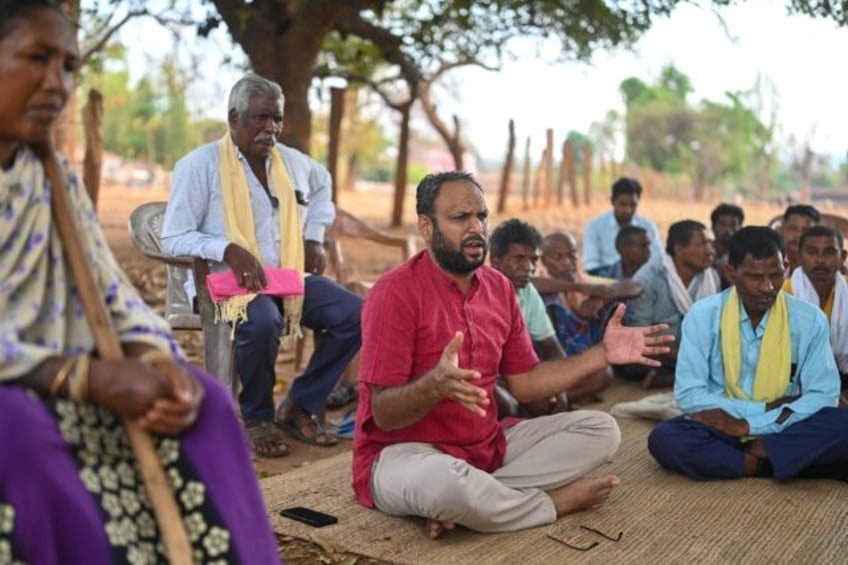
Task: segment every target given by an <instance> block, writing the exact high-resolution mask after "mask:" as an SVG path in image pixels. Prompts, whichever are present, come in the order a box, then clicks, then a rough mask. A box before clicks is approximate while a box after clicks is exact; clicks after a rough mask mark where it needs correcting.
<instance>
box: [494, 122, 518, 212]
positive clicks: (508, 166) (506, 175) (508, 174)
mask: <svg viewBox="0 0 848 565" xmlns="http://www.w3.org/2000/svg"><path fill="white" fill-rule="evenodd" d="M514 154H515V122H514V121H512V120H511V119H510V120H509V141H508V142H507V148H506V161H504V166H503V171H502V173H501V187H500V190H499V191H498V214H503V213H504V210H506V197H507V194H509V185H510V181H511V180H512V162H513V159H514Z"/></svg>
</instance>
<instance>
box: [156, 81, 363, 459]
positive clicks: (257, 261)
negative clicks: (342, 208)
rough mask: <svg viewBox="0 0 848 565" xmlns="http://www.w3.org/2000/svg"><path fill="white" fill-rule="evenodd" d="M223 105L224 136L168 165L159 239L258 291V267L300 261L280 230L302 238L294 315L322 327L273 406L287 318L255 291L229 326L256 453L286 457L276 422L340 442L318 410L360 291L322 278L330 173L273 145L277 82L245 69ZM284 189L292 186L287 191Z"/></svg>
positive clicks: (348, 340) (347, 341)
mask: <svg viewBox="0 0 848 565" xmlns="http://www.w3.org/2000/svg"><path fill="white" fill-rule="evenodd" d="M228 108H229V115H228V118H229V120H228V121H229V133H228V135H229V139H228V138H224V139H222V140H221V141H219V142H215V143H210V144H207V145H204V146H202V147H200V148H198V149H195V150H194V151H192V152H191V153H189V154H188V155H186V156H185V157H183V158H182V159H180V161H179V162H178V163H177V165H176V167H175V168H174V177H173V181H172V189H171V198H170V200H169V201H168V207H167V210H166V212H165V219H164V221H163V225H162V234H161V241H162V246H163V247H164V249H165V251H166V252H168V253H170V254H173V255H190V256H194V257H201V258H203V259H207V260H209V261H211V262H212V269H213V270H216V271H217V270H226V269H230V270H232V271H233V273H234V274H235V276H236V280H237V281H238V284H239V285H240V286H242V287H244V288H245V289H247V290H248V291H249V292H251V293H257V292H259V291H260V290H262V288H264V287H265V286H266V285H267V280H266V277H265V271H264V268H265V267H281V266H287V267H290V268H291V267H297V265H291V266H289V265H282V264H281V254H282V253H281V248H282V246H283V244H285V243H286V242H285V237H286V233H296V234H297V236H298V237H302V238H303V251H304V257H305V261H304V263H305V264H304V265H303V269H304V272H305V273H307V276H306V279H305V282H304V286H305V292H304V299H303V307H302V314H301V316H300V320H301V322H302V324H303V325H304V326H306V327H308V328H310V329H313V330H316V331H318V332H321V339H320V340H316V347H315V351H314V353H313V354H312V357H311V358H310V360H309V364H308V365H307V367H306V369H305V370H304V372H303V374H302V375H300V377H298V378H297V379H295V381H294V382H293V383H292V385H291V387H290V388H289V391H288V394H287V396H286V398H285V400H284V401H283V402H282V403H281V405H280V406H279V407H278V408H277V409H276V411H275V407H274V398H273V388H274V383H275V381H276V376H275V371H274V365H275V361H276V358H277V351H278V349H279V345H280V335H281V333H282V332H283V331H285V330H286V324H287V319H286V317H285V311H284V305H283V303H282V301H281V299H280V298H279V297H276V296H270V295H267V294H257V295H256V296H255V297H254V298H253V299H252V300H251V301H250V303H249V304H248V306H247V318H246V319H245V320H244V321H242V322H239V323H238V324H237V325H236V328H235V369H236V372H237V373H238V377H239V379H240V381H241V385H242V388H241V393H240V394H239V405H240V408H241V414H242V418H243V420H244V422H245V427H246V428H247V431H248V435H249V437H250V440H251V444H252V446H253V450H254V453H255V454H256V455H257V456H260V457H279V456H282V455H285V454H286V452H287V449H288V447H287V446H286V444H285V442H284V441H283V439H282V437H281V433H280V431H278V430H277V429H276V428H277V427H278V428H281V429H283V430H285V431H287V432H288V433H289V435H291V436H292V437H294V438H295V439H297V440H299V441H302V442H304V443H308V444H311V445H317V446H320V447H329V446H332V445H334V444H335V443H337V440H336V439H335V438H334V437H332V436H331V435H329V434H327V433H326V432H325V431H324V430H323V428H322V426H321V424H320V422H319V419H318V418H317V416H318V415H319V414H321V413H322V412H323V411H324V404H325V401H326V398H327V395H328V394H329V393H330V391H331V390H332V388H333V386H334V385H335V384H336V381H337V380H338V378H339V377H340V376H341V374H342V372H343V371H344V369H345V367H346V366H347V364H348V363H349V362H350V360H351V359H352V358H353V356H354V355H356V352H357V351H358V350H359V345H360V342H361V337H360V328H359V312H360V310H361V307H362V299H361V298H360V297H359V296H357V295H355V294H353V293H351V292H349V291H347V290H346V289H344V288H343V287H341V286H340V285H338V284H336V283H334V282H333V281H331V280H329V279H327V278H325V277H323V276H322V274H323V272H324V266H325V256H324V248H323V241H324V231H325V230H326V228H327V227H328V226H329V225H330V224H331V223H332V221H333V218H334V217H335V208H334V207H333V203H332V201H331V198H330V197H331V179H330V175H329V174H328V173H327V171H326V169H324V168H323V167H322V166H321V165H319V164H318V163H316V162H315V161H313V160H312V159H310V158H309V157H307V156H306V155H304V154H303V153H300V152H299V151H296V150H295V149H291V148H289V147H285V146H283V145H282V144H280V143H278V142H277V136H278V135H279V134H280V132H281V130H282V122H283V94H282V90H281V89H280V86H279V85H278V84H276V83H274V82H271V81H269V80H267V79H265V78H263V77H260V76H259V75H255V74H248V75H246V76H245V77H243V78H242V79H240V80H239V81H238V82H236V84H235V85H234V86H233V88H232V90H231V92H230V98H229V103H228ZM228 143H232V145H233V146H234V153H235V157H234V158H233V159H232V160H233V161H234V162H233V163H232V164H231V165H230V166H231V168H232V169H235V170H236V171H238V172H239V173H243V174H236V175H231V176H233V177H235V178H236V181H231V183H232V182H239V183H242V182H243V183H246V186H243V185H240V186H241V187H242V188H244V190H245V193H246V194H247V195H249V199H250V209H251V211H252V219H253V231H254V232H255V233H254V236H255V241H256V246H257V249H256V250H255V252H251V251H250V250H248V249H246V248H245V247H243V246H241V245H238V244H237V243H235V242H234V241H232V240H231V238H230V237H228V232H227V227H226V221H225V216H224V204H223V198H224V196H223V187H222V183H221V161H222V158H223V157H222V155H228V154H230V153H225V152H223V148H224V147H225V145H226V144H228ZM274 151H276V152H279V155H280V157H281V160H282V165H283V167H284V168H285V175H287V176H288V179H289V181H290V182H289V184H290V185H291V186H290V187H287V186H275V182H274V179H275V178H276V179H280V178H282V177H284V176H285V175H281V174H280V170H279V169H274V168H273V167H274V163H275V162H279V161H278V160H276V159H275V158H274V155H273V154H272V152H274ZM225 164H227V163H226V162H225ZM239 167H240V168H241V170H240V171H239V169H238V168H239ZM279 184H282V185H285V184H286V183H285V182H280V183H279ZM284 190H290V191H293V192H294V195H293V196H294V197H292V194H291V193H284V192H282V191H284ZM286 202H291V203H292V204H294V205H296V206H297V208H298V212H299V214H298V215H299V219H300V222H301V225H300V226H297V227H295V228H292V227H291V225H290V224H286V226H285V228H286V229H285V230H284V229H283V228H282V227H281V221H280V215H281V214H282V213H284V212H285V210H282V208H283V207H284V206H285V203H286ZM295 202H296V204H295ZM283 217H287V216H283ZM283 231H286V233H281V232H283Z"/></svg>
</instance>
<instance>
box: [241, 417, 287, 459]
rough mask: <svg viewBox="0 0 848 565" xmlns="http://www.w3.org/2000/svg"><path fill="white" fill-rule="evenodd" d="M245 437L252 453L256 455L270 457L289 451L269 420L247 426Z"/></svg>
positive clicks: (285, 453)
mask: <svg viewBox="0 0 848 565" xmlns="http://www.w3.org/2000/svg"><path fill="white" fill-rule="evenodd" d="M247 438H248V440H249V441H250V448H251V450H252V451H253V454H254V455H256V456H257V457H262V458H268V459H272V458H276V457H283V456H284V455H288V453H289V446H288V445H286V442H285V441H283V438H282V435H281V434H280V432H279V430H277V429H276V428H275V427H274V426H273V425H272V424H271V422H259V423H258V424H253V425H251V426H248V427H247Z"/></svg>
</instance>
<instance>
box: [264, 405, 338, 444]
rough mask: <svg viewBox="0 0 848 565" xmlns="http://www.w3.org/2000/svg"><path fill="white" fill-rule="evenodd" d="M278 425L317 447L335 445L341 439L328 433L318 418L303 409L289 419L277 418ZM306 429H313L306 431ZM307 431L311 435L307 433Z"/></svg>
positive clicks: (293, 435) (288, 432) (298, 439)
mask: <svg viewBox="0 0 848 565" xmlns="http://www.w3.org/2000/svg"><path fill="white" fill-rule="evenodd" d="M275 424H276V426H277V427H278V428H279V429H281V430H283V431H284V432H286V433H287V434H289V435H290V436H291V437H293V438H294V439H296V440H297V441H300V442H303V443H306V444H309V445H315V446H317V447H333V446H334V445H336V444H337V443H339V440H338V439H337V438H335V437H333V436H332V435H330V434H328V433H327V432H326V431H325V430H324V427H323V426H322V425H321V422H319V421H318V418H316V417H315V416H311V415H309V414H307V413H306V412H304V411H303V410H297V413H296V414H295V415H294V416H293V417H291V418H290V419H288V420H277V421H276V422H275ZM305 430H311V433H310V432H306V431H305ZM307 433H308V434H309V435H307Z"/></svg>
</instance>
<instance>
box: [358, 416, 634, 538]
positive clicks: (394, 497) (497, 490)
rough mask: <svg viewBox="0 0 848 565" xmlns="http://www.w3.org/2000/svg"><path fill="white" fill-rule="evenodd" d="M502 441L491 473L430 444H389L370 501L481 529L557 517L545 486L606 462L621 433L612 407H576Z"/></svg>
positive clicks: (392, 510) (391, 510)
mask: <svg viewBox="0 0 848 565" xmlns="http://www.w3.org/2000/svg"><path fill="white" fill-rule="evenodd" d="M506 440H507V450H506V456H505V458H504V464H503V466H502V467H501V468H500V469H498V470H497V471H495V472H494V473H486V472H485V471H481V470H480V469H477V468H476V467H473V466H472V465H469V464H468V463H466V462H465V461H463V460H461V459H457V458H455V457H451V456H450V455H447V454H445V453H443V452H441V451H439V450H438V449H436V448H435V447H433V446H432V445H430V444H426V443H399V444H396V445H392V446H389V447H387V448H385V449H383V451H382V452H381V453H380V457H379V459H378V460H377V461H376V462H375V463H374V466H373V469H372V473H371V493H372V497H373V499H374V504H375V506H376V507H377V508H378V509H379V510H381V511H383V512H385V513H387V514H393V515H396V516H423V517H425V518H432V519H434V520H439V521H452V522H455V523H457V524H462V525H463V526H466V527H467V528H470V529H472V530H476V531H479V532H505V531H511V530H520V529H523V528H530V527H533V526H538V525H541V524H548V523H551V522H553V521H554V520H556V518H557V516H556V510H555V508H554V503H553V501H552V500H551V498H550V497H549V496H548V495H547V494H546V491H549V490H552V489H555V488H557V487H561V486H563V485H566V484H568V483H571V482H573V481H575V480H577V479H579V478H581V477H584V476H585V475H586V474H587V473H589V472H591V471H593V470H594V469H596V468H597V467H598V466H600V465H601V464H603V463H605V462H607V461H609V459H610V458H611V457H612V455H613V454H614V453H615V452H616V450H617V449H618V445H619V443H620V442H621V433H620V431H619V429H618V425H617V424H616V422H615V419H613V417H612V416H610V415H609V414H607V413H605V412H596V411H590V410H578V411H575V412H565V413H562V414H554V415H552V416H541V417H538V418H533V419H530V420H525V421H523V422H521V423H519V424H517V425H516V426H514V427H512V428H510V429H509V430H507V431H506Z"/></svg>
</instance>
